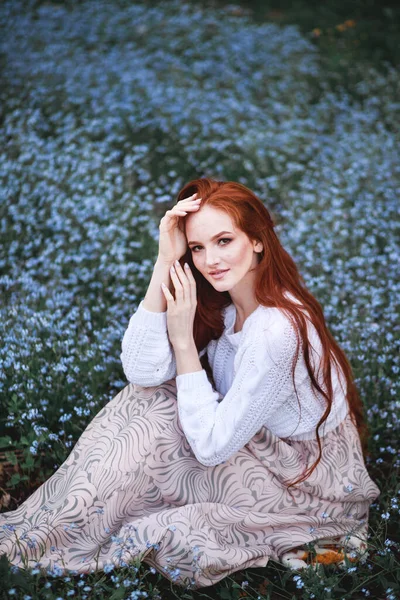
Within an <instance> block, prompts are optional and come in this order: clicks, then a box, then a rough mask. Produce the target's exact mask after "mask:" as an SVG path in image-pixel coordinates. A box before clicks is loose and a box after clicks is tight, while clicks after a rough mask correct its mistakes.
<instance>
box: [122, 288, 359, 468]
mask: <svg viewBox="0 0 400 600" xmlns="http://www.w3.org/2000/svg"><path fill="white" fill-rule="evenodd" d="M288 296H289V297H291V298H292V299H294V297H293V296H292V295H291V294H288ZM294 300H295V299H294ZM295 301H296V300H295ZM305 314H306V315H307V312H306V311H305ZM235 321H236V308H235V306H234V304H230V305H229V306H228V307H227V308H226V309H225V310H224V323H225V328H224V332H223V334H222V335H221V337H220V338H219V339H218V340H211V341H210V342H209V344H208V345H207V348H205V349H204V350H202V351H201V352H200V354H199V356H200V357H201V356H202V355H203V353H204V352H206V351H207V354H208V360H209V363H210V366H211V368H212V372H213V376H214V380H215V384H216V391H214V389H213V387H212V385H211V383H210V382H209V380H208V377H207V374H206V371H205V370H204V369H203V370H201V371H196V372H193V373H185V374H182V375H177V372H176V361H175V355H174V351H173V348H172V345H171V343H170V341H169V337H168V330H167V312H166V311H165V312H163V313H154V312H150V311H148V310H146V309H145V308H143V301H142V302H140V304H139V306H138V309H137V311H136V312H135V313H134V314H133V315H132V317H131V319H130V321H129V325H128V328H127V330H126V331H125V334H124V336H123V339H122V353H121V355H120V358H121V361H122V366H123V369H124V373H125V375H126V378H127V380H128V381H129V382H131V383H134V384H137V385H139V386H143V387H152V386H156V385H160V384H161V383H163V382H165V381H167V380H169V379H172V378H175V381H176V386H177V402H178V414H179V420H180V423H181V426H182V429H183V431H184V433H185V436H186V438H187V440H188V442H189V444H190V446H191V448H192V450H193V452H194V454H195V456H196V458H197V460H198V461H199V462H200V463H201V464H203V465H218V464H220V463H222V462H224V461H226V460H227V459H229V458H230V457H231V456H232V455H233V454H235V452H237V451H238V450H240V449H241V448H243V446H245V445H246V444H247V443H248V442H249V441H250V440H251V438H252V437H253V436H254V435H255V434H256V433H257V432H258V431H259V429H260V428H261V427H262V426H263V425H265V426H266V427H267V428H268V429H270V430H271V431H272V432H273V433H274V434H275V435H277V436H278V437H280V438H290V439H296V440H298V439H303V440H308V439H314V438H315V428H316V425H317V423H318V421H319V419H320V418H321V416H322V414H323V412H324V410H325V406H326V404H325V400H324V398H323V397H322V395H320V394H318V393H316V392H315V390H314V388H312V386H311V382H310V378H309V375H308V371H307V369H306V366H305V362H304V359H303V356H302V346H300V351H299V357H298V359H297V363H296V369H295V384H296V389H297V395H298V398H296V393H295V389H294V386H293V381H292V363H293V358H294V355H295V350H296V334H295V330H294V328H293V326H292V324H291V322H290V320H289V318H288V317H287V316H286V315H285V313H284V312H283V310H282V309H279V308H267V307H265V306H262V305H259V306H258V308H257V309H256V310H255V311H254V312H253V313H251V315H250V316H249V317H248V318H247V319H246V320H245V322H244V324H243V327H242V330H241V331H240V332H238V333H236V334H234V333H233V329H234V324H235ZM307 328H308V335H309V340H310V342H311V346H312V348H311V349H310V354H311V358H310V360H311V364H312V365H316V364H317V365H319V357H320V356H321V343H320V339H319V336H318V334H317V332H316V330H315V327H314V326H313V325H312V323H311V322H310V321H307ZM314 373H315V370H314ZM338 375H339V374H338V371H337V369H336V368H335V365H334V364H333V363H332V383H333V390H334V400H333V404H332V409H331V412H330V414H329V416H328V419H327V420H326V421H325V422H324V424H323V425H322V426H321V427H320V430H319V434H320V436H321V437H322V436H324V435H326V434H327V433H328V432H329V431H331V430H332V429H334V428H335V427H337V425H339V423H341V421H343V419H344V418H345V417H346V415H347V413H348V404H347V401H346V397H345V392H344V390H346V382H345V379H344V377H343V374H342V375H341V376H340V378H339V376H338ZM321 377H322V375H321V376H320V375H318V376H317V379H318V381H319V383H320V385H321V387H322V388H323V383H322V379H321ZM299 404H300V405H301V412H300V407H299Z"/></svg>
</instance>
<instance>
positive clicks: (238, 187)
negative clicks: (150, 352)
mask: <svg viewBox="0 0 400 600" xmlns="http://www.w3.org/2000/svg"><path fill="white" fill-rule="evenodd" d="M195 192H197V193H198V197H199V198H202V202H201V206H207V205H208V206H211V207H213V208H215V209H219V210H222V211H224V212H226V213H227V214H228V215H229V216H230V217H231V219H232V221H233V223H234V224H235V226H236V228H237V229H239V230H241V231H243V232H244V233H245V234H246V235H247V237H248V238H249V239H250V240H257V241H261V242H262V244H263V251H262V252H261V253H260V254H258V256H259V257H260V259H259V264H258V266H257V270H256V277H255V289H254V294H255V298H256V301H257V302H258V303H259V304H261V305H263V306H266V307H279V308H282V309H284V311H285V313H286V314H287V315H288V317H289V318H290V320H291V321H292V323H293V324H294V326H295V330H296V335H297V342H298V343H297V351H296V356H295V358H294V361H293V371H292V378H293V383H294V370H295V365H296V362H297V358H298V354H299V347H300V343H301V342H300V339H299V335H300V337H301V341H302V348H303V357H304V361H305V364H306V367H307V371H308V373H309V376H310V380H311V384H312V386H313V387H314V388H315V389H316V390H317V392H319V393H320V394H321V395H322V396H323V397H324V398H325V400H326V409H325V412H324V414H323V415H322V417H321V419H320V420H319V422H318V424H317V427H316V431H315V434H316V439H317V442H318V448H319V456H318V458H317V460H316V461H315V463H314V464H313V465H312V466H310V467H308V468H307V469H306V470H305V472H304V473H303V475H302V476H301V477H299V478H298V479H297V480H296V481H295V482H293V483H291V484H289V487H290V486H292V485H295V484H296V483H300V482H301V481H304V480H305V479H307V478H308V477H309V476H310V475H311V473H312V472H313V471H314V469H315V468H316V466H317V465H318V463H319V462H320V460H321V456H322V446H321V440H320V436H319V428H320V427H321V425H322V424H323V423H324V421H325V420H326V419H327V417H328V415H329V413H330V411H331V406H332V401H333V390H332V379H331V364H332V363H331V360H333V361H334V362H335V364H336V366H337V367H338V370H339V371H340V370H341V371H342V373H343V375H344V378H345V380H346V384H347V390H346V398H347V402H348V406H349V412H350V415H351V418H352V421H353V423H354V424H355V426H356V427H357V430H358V433H359V436H360V440H361V444H362V449H363V453H364V456H365V454H366V443H367V437H368V428H367V425H366V422H365V417H364V409H363V405H362V402H361V399H360V396H359V394H358V391H357V388H356V385H355V382H354V376H353V373H352V369H351V366H350V363H349V361H348V360H347V358H346V355H345V353H344V351H343V350H342V349H341V348H340V346H339V345H338V343H337V342H336V341H335V340H334V338H333V336H332V334H331V333H330V331H329V329H328V327H327V325H326V322H325V318H324V315H323V311H322V308H321V305H320V304H319V303H318V301H317V300H316V299H315V298H314V296H313V295H312V294H311V293H310V292H309V291H308V290H307V289H306V286H305V283H304V280H303V278H302V276H301V275H300V273H299V271H298V269H297V267H296V264H295V262H294V261H293V259H292V258H291V256H290V255H289V254H288V252H286V250H285V249H284V248H283V246H282V244H281V243H280V241H279V239H278V237H277V235H276V233H275V231H274V227H275V224H274V222H273V219H272V217H271V215H270V213H269V212H268V210H267V208H266V207H265V206H264V204H263V203H262V202H261V200H260V199H259V198H258V197H257V196H256V195H255V194H254V193H253V192H252V191H251V190H249V189H248V188H247V187H246V186H244V185H242V184H240V183H236V182H234V181H216V180H214V179H210V178H206V177H205V178H201V179H194V180H193V181H190V182H189V183H187V184H186V185H185V186H184V187H183V188H182V189H181V190H180V192H179V194H178V200H183V199H184V198H188V197H189V196H191V195H192V194H194V193H195ZM182 224H183V220H182V219H181V220H180V223H179V226H181V225H182ZM183 227H184V224H183ZM180 262H181V263H182V264H183V263H184V262H187V263H188V264H189V265H190V268H191V270H192V273H193V275H194V278H195V280H196V287H197V308H196V314H195V319H194V326H193V335H194V340H195V344H196V347H197V349H198V351H199V352H200V351H201V350H202V349H203V348H205V347H206V346H207V344H208V343H209V342H210V340H212V339H218V338H219V337H220V336H221V335H222V333H223V330H224V320H223V314H222V310H223V309H224V308H225V307H226V306H228V305H229V304H231V303H232V300H231V297H230V295H229V292H227V291H225V292H218V291H217V290H216V289H215V288H214V287H213V286H212V285H211V283H209V282H208V281H207V280H206V279H205V278H204V277H203V276H202V275H201V273H200V272H199V271H198V270H197V269H196V267H195V266H194V263H193V260H192V254H191V250H190V249H189V248H187V250H186V253H185V254H184V256H182V257H181V259H180ZM284 292H290V293H291V294H293V296H294V297H295V298H297V299H298V300H299V301H300V302H301V305H302V306H300V305H298V304H296V303H295V302H292V301H291V300H290V299H288V298H287V297H285V295H284ZM304 309H306V310H307V311H308V314H309V316H310V319H311V321H312V323H313V325H314V326H315V328H316V330H317V332H318V334H319V337H320V340H321V344H322V351H323V354H322V358H321V367H322V375H323V382H324V387H325V389H322V388H321V386H320V385H319V383H318V381H317V378H316V376H315V374H314V372H313V369H312V365H311V363H310V344H309V341H308V335H307V324H306V316H305V314H304V312H303V310H304ZM201 364H202V366H203V368H204V369H205V370H206V372H207V374H208V376H209V377H210V379H211V381H212V382H213V383H214V387H215V382H214V378H213V376H212V372H211V368H210V365H209V363H208V359H207V354H205V355H204V356H203V357H202V358H201ZM296 395H297V392H296Z"/></svg>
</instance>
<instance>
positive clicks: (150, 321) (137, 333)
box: [120, 300, 176, 387]
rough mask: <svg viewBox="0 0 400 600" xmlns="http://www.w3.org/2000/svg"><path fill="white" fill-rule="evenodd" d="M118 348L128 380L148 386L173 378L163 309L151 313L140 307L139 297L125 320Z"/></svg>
mask: <svg viewBox="0 0 400 600" xmlns="http://www.w3.org/2000/svg"><path fill="white" fill-rule="evenodd" d="M121 348H122V352H121V354H120V359H121V362H122V368H123V370H124V373H125V376H126V378H127V380H128V381H129V382H130V383H135V384H137V385H141V386H143V387H152V386H154V385H160V384H161V383H163V382H164V381H168V379H172V378H173V377H176V362H175V354H174V351H173V348H172V345H171V342H170V341H169V338H168V329H167V311H165V312H161V313H160V312H151V311H149V310H147V309H145V308H143V300H142V301H141V302H140V304H139V306H138V308H137V310H136V312H135V313H134V314H133V315H132V316H131V318H130V320H129V325H128V328H127V330H126V331H125V333H124V336H123V338H122V343H121Z"/></svg>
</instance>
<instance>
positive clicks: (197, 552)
mask: <svg viewBox="0 0 400 600" xmlns="http://www.w3.org/2000/svg"><path fill="white" fill-rule="evenodd" d="M322 442H323V453H322V459H321V461H320V463H319V464H318V466H317V468H316V469H315V470H314V472H313V473H312V475H311V476H310V477H309V478H308V479H307V480H305V481H304V482H302V483H300V484H297V485H296V486H295V487H294V488H290V489H288V488H287V485H286V484H287V482H289V481H293V480H294V479H296V478H297V477H299V476H300V475H301V474H302V473H303V471H304V469H305V467H307V466H310V465H311V464H312V463H313V462H314V460H315V458H316V457H317V456H318V447H317V443H316V441H314V440H312V441H293V440H292V441H290V440H286V441H285V440H282V439H280V438H278V437H277V436H275V435H274V434H272V433H271V432H270V431H269V430H268V429H267V428H266V427H262V428H261V429H260V430H259V431H258V432H257V434H256V435H255V436H254V437H253V438H252V439H251V440H250V442H249V443H248V444H246V446H244V447H243V448H242V449H241V450H239V451H238V452H237V453H235V454H234V455H233V456H231V458H230V459H229V460H227V461H226V462H224V463H222V464H219V465H216V466H204V465H202V464H200V463H199V462H198V461H197V459H196V457H195V456H194V454H193V451H192V450H191V447H190V446H189V443H188V441H187V440H186V437H185V435H184V433H183V430H182V428H181V425H180V421H179V416H178V410H177V402H176V383H175V379H171V380H169V381H167V382H165V383H163V384H161V385H158V386H154V387H146V388H145V387H141V386H138V385H135V384H129V385H127V386H126V387H124V388H123V389H122V390H121V391H120V392H119V393H118V394H117V395H116V396H115V397H114V398H113V399H112V400H111V401H110V402H109V403H108V404H107V405H106V406H104V408H102V409H101V410H100V412H99V413H98V414H97V415H96V416H95V417H94V418H93V420H92V421H91V422H90V424H89V425H88V427H87V428H86V429H85V431H84V432H83V433H82V435H81V437H80V438H79V439H78V441H77V443H76V445H75V446H74V448H73V449H72V451H71V453H70V455H69V456H68V458H67V459H66V461H65V462H64V463H63V464H62V465H61V466H60V468H59V469H58V470H57V471H56V472H55V473H54V474H53V475H52V476H51V477H50V478H49V479H48V480H47V481H46V482H45V483H43V484H42V485H41V486H40V487H39V488H38V489H37V490H36V491H35V492H34V493H33V494H32V495H31V496H30V497H29V498H27V499H26V500H25V502H23V503H22V504H21V505H20V506H19V507H18V508H17V509H16V510H14V511H9V512H5V513H2V514H1V515H0V554H3V553H6V554H7V556H8V557H9V560H10V561H11V563H13V564H14V565H17V566H19V567H22V568H32V567H34V566H37V567H39V568H41V569H45V570H47V571H48V570H51V571H52V572H53V573H58V574H59V575H63V574H65V573H66V572H68V571H72V572H74V571H75V572H76V573H88V572H93V571H97V570H104V569H105V570H107V569H109V568H112V566H121V565H122V566H124V565H126V564H129V563H130V562H132V561H133V562H135V561H136V562H137V560H139V561H141V560H143V561H144V562H145V563H147V564H148V565H150V566H152V567H154V568H155V569H156V570H157V571H159V572H161V573H162V574H163V575H164V576H165V577H166V578H168V579H170V580H171V581H173V582H174V583H175V584H176V585H180V586H185V587H186V586H187V587H189V588H192V589H196V588H201V587H207V586H210V585H213V584H215V583H217V582H218V581H220V580H221V579H223V578H224V577H226V576H228V575H230V574H232V573H234V572H235V571H238V570H243V569H246V568H250V567H252V568H254V567H264V566H266V565H267V563H268V561H269V560H270V559H272V560H274V561H278V562H281V563H283V564H287V565H288V566H294V567H298V566H301V564H300V563H301V562H303V560H304V559H305V558H306V551H305V550H304V548H302V547H303V546H304V544H308V543H310V542H316V541H318V543H319V548H320V550H321V549H322V550H321V552H323V551H324V548H325V549H326V547H327V544H332V543H338V542H341V541H343V540H349V539H352V540H353V541H354V540H359V541H361V544H364V543H365V540H366V535H367V527H368V513H369V505H370V503H371V502H373V501H374V499H375V498H376V497H377V496H378V495H379V489H378V488H377V486H376V485H375V484H374V483H373V481H372V480H371V478H370V477H369V475H368V472H367V470H366V468H365V464H364V460H363V458H362V453H361V448H360V441H359V436H358V433H357V430H356V428H355V426H354V425H353V423H352V421H351V420H350V418H349V417H346V419H345V420H344V421H343V422H342V423H341V424H340V425H339V426H338V427H337V428H336V429H335V430H333V431H331V432H330V433H328V434H327V435H326V436H325V437H324V438H322ZM355 545H357V543H356V544H355ZM329 549H330V547H328V550H329ZM296 561H300V562H296ZM107 565H109V566H108V567H107Z"/></svg>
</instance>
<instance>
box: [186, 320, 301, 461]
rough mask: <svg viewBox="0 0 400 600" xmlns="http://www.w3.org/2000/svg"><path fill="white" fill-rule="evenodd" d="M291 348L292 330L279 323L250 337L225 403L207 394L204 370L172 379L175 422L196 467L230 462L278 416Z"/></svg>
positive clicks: (294, 343) (289, 374)
mask: <svg viewBox="0 0 400 600" xmlns="http://www.w3.org/2000/svg"><path fill="white" fill-rule="evenodd" d="M296 347H297V338H296V333H295V330H294V328H293V326H292V324H291V323H290V321H289V319H287V318H286V317H284V318H283V319H278V320H277V322H276V323H274V324H272V326H271V327H268V329H262V328H261V330H260V329H259V330H258V331H256V332H255V334H254V336H253V337H252V339H251V341H250V343H248V344H247V346H246V347H245V348H244V350H243V353H242V356H241V357H240V364H239V367H238V370H237V372H236V375H235V377H234V379H233V382H232V385H231V387H230V389H229V390H228V392H227V393H226V395H225V396H224V397H222V396H221V394H218V393H217V392H215V391H214V390H213V389H212V387H211V384H210V383H209V381H208V379H207V376H206V372H205V370H204V369H203V370H202V371H196V372H193V373H184V374H182V375H178V376H177V378H176V383H177V397H178V414H179V419H180V422H181V425H182V429H183V431H184V433H185V436H186V438H187V440H188V442H189V444H190V446H191V448H192V450H193V452H194V454H195V456H196V458H197V460H198V461H199V462H200V463H201V464H203V465H207V466H211V465H218V464H220V463H222V462H224V461H226V460H227V459H229V458H230V457H231V456H232V455H233V454H235V453H236V452H237V451H238V450H240V449H241V448H243V447H244V446H245V445H246V444H247V443H248V442H249V441H250V440H251V438H252V437H253V436H254V435H255V434H256V433H257V431H259V429H261V427H262V426H263V425H264V424H265V423H267V422H268V418H269V417H270V416H271V415H273V414H274V413H275V412H276V411H277V410H279V407H280V406H281V405H282V404H283V403H284V402H285V399H286V398H287V395H288V389H290V381H291V378H292V367H293V359H294V356H295V352H296ZM238 352H239V351H238ZM299 354H300V352H299ZM288 384H289V385H288ZM221 397H222V400H221V401H220V402H218V400H219V399H221Z"/></svg>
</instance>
